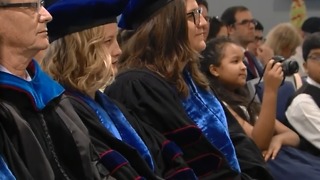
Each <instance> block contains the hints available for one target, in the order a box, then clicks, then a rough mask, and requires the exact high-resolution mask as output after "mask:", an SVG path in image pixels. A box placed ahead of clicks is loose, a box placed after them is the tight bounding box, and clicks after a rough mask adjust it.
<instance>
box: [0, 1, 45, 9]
mask: <svg viewBox="0 0 320 180" xmlns="http://www.w3.org/2000/svg"><path fill="white" fill-rule="evenodd" d="M43 6H44V0H41V1H38V2H25V3H0V8H15V7H19V8H32V9H34V10H35V11H37V12H39V11H40V9H41V7H43Z"/></svg>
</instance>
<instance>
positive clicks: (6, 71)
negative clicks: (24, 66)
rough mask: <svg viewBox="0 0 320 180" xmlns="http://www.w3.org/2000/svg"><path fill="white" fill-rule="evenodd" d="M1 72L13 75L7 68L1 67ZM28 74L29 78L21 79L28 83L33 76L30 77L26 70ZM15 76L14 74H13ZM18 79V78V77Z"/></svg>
mask: <svg viewBox="0 0 320 180" xmlns="http://www.w3.org/2000/svg"><path fill="white" fill-rule="evenodd" d="M0 71H2V72H5V73H8V74H12V73H11V72H10V71H9V70H8V69H7V68H5V67H4V66H2V65H0ZM26 73H27V78H21V77H20V78H21V79H24V80H26V81H31V80H32V79H31V76H30V75H29V73H28V71H27V70H26ZM12 75H14V74H12ZM17 77H18V76H17Z"/></svg>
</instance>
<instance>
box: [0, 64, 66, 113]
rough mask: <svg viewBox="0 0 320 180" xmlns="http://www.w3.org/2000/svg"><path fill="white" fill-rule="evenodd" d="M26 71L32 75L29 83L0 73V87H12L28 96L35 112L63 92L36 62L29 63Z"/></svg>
mask: <svg viewBox="0 0 320 180" xmlns="http://www.w3.org/2000/svg"><path fill="white" fill-rule="evenodd" d="M27 70H28V72H30V71H32V74H34V76H33V77H32V80H31V81H26V80H24V79H22V78H20V77H17V76H15V75H12V74H9V73H6V72H2V71H0V83H1V85H6V86H9V87H13V88H15V89H19V90H22V91H24V92H26V93H27V94H29V96H30V97H32V98H31V99H32V101H33V105H34V106H35V108H36V109H37V110H42V109H43V108H44V107H45V106H46V105H47V104H48V103H49V102H50V101H51V100H52V99H54V98H56V97H58V96H60V95H61V94H62V93H63V92H64V88H63V87H62V86H61V85H60V84H59V83H57V82H56V81H54V80H53V79H52V78H51V77H50V76H48V75H47V74H46V73H44V72H43V71H42V70H41V68H40V66H39V65H38V63H37V62H36V61H34V60H33V61H31V63H30V64H29V66H28V68H27Z"/></svg>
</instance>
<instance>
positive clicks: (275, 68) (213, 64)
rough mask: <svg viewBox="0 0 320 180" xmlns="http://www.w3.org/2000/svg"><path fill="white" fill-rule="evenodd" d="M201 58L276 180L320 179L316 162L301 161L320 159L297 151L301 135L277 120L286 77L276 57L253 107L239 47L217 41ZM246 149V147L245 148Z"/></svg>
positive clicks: (205, 70)
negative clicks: (282, 86)
mask: <svg viewBox="0 0 320 180" xmlns="http://www.w3.org/2000/svg"><path fill="white" fill-rule="evenodd" d="M202 55H203V59H202V61H201V70H202V71H203V72H204V73H205V74H206V76H207V77H208V79H209V81H210V87H211V88H212V89H213V90H214V91H215V92H216V94H217V95H218V97H219V98H220V99H221V100H222V101H223V102H224V104H225V105H226V106H227V108H228V109H229V110H230V111H231V112H232V114H233V115H234V117H235V118H236V119H237V120H238V122H239V124H240V125H241V126H242V128H243V130H244V131H245V132H246V134H247V135H248V136H249V137H250V138H252V139H253V141H254V142H255V143H256V144H257V146H258V147H259V148H260V150H261V152H262V155H263V156H264V158H265V160H266V162H267V165H268V167H269V170H270V172H271V175H272V176H273V178H274V179H279V180H280V179H295V177H308V179H314V177H319V176H314V175H316V174H318V173H314V172H316V171H317V170H318V169H317V167H319V166H317V165H316V164H317V163H314V164H313V166H315V167H312V166H310V164H312V163H310V164H309V163H305V162H303V161H301V160H303V159H305V160H311V159H317V157H310V156H309V155H308V154H306V153H304V152H301V151H299V150H298V149H296V147H297V146H298V145H299V142H300V139H299V136H298V135H297V134H296V133H295V132H294V131H292V130H291V129H289V128H288V127H286V126H285V125H283V124H282V123H281V122H279V121H278V120H276V118H275V114H276V111H275V109H276V108H275V107H276V99H277V91H278V88H279V86H280V84H281V82H282V78H283V75H284V72H283V69H282V65H281V63H280V62H277V61H278V59H277V58H276V57H275V59H272V60H270V61H269V62H268V63H267V65H266V68H265V72H264V75H263V79H264V83H265V90H264V94H263V101H262V104H261V105H260V104H257V103H254V102H253V103H252V104H251V98H248V95H247V90H246V89H245V87H244V86H245V83H246V66H245V65H244V63H243V56H244V55H243V53H242V50H241V47H240V46H239V45H237V44H236V43H235V42H233V41H232V40H230V39H229V38H227V37H221V38H217V39H214V40H211V41H209V42H208V44H207V48H206V49H205V50H204V51H203V53H202ZM245 150H247V147H246V148H243V151H245ZM237 151H241V149H237ZM291 158H292V159H293V160H291ZM287 167H290V168H289V169H288V168H287ZM306 167H307V168H308V169H306ZM309 176H310V178H309ZM287 177H289V178H287Z"/></svg>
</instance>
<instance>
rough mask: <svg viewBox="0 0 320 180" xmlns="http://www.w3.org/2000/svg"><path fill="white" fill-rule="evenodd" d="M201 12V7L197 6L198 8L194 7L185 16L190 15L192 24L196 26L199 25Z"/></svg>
mask: <svg viewBox="0 0 320 180" xmlns="http://www.w3.org/2000/svg"><path fill="white" fill-rule="evenodd" d="M201 14H202V8H198V9H195V10H193V11H191V12H189V13H187V16H188V17H190V16H192V17H193V22H194V24H195V25H196V26H199V24H200V17H201Z"/></svg>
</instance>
